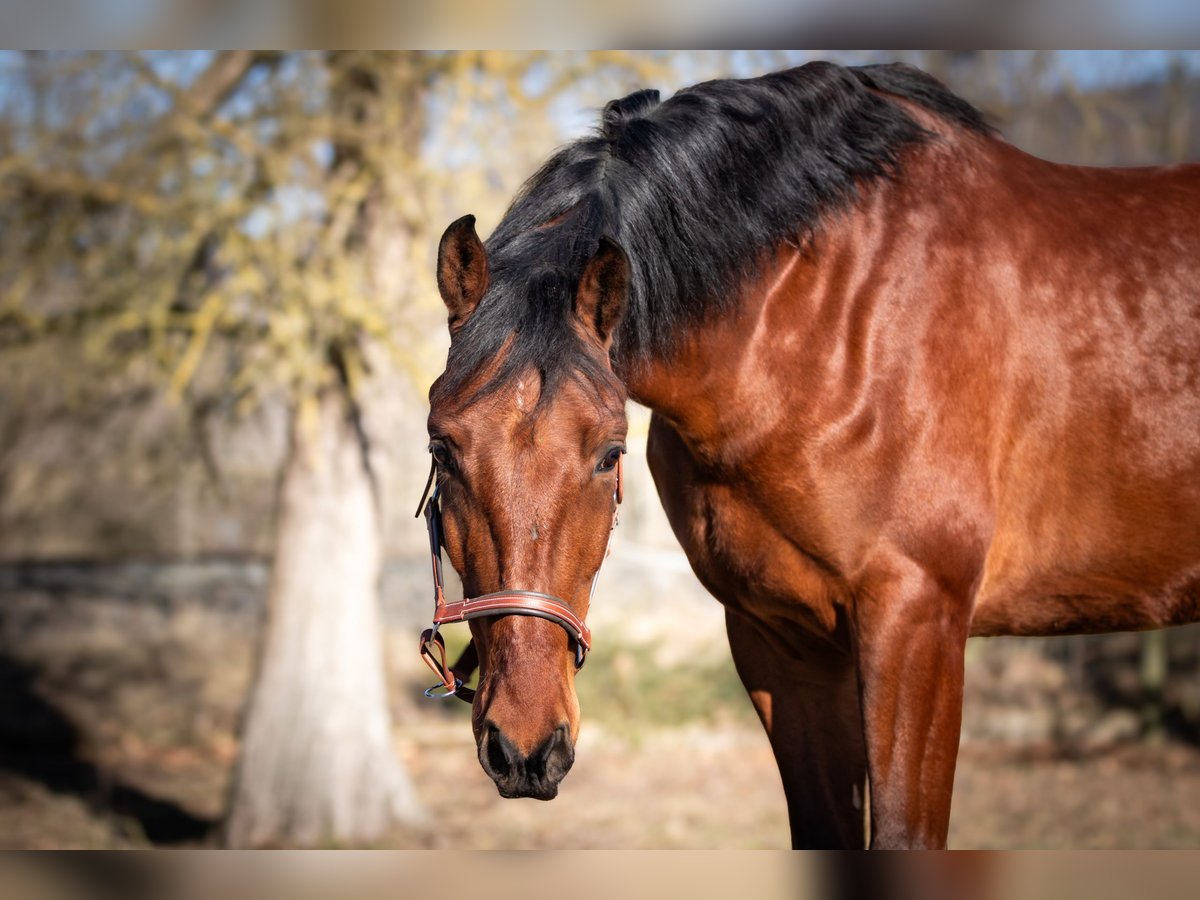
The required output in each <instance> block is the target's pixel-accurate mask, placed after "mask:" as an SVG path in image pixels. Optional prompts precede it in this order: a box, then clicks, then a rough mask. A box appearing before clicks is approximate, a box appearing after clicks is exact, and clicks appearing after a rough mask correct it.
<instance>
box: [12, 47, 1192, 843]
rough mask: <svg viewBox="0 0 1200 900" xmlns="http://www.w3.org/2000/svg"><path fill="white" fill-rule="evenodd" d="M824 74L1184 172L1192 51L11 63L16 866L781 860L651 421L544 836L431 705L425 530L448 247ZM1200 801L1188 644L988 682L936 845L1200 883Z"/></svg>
mask: <svg viewBox="0 0 1200 900" xmlns="http://www.w3.org/2000/svg"><path fill="white" fill-rule="evenodd" d="M813 58H827V59H834V60H835V61H838V62H842V63H847V64H857V63H868V62H881V61H890V60H903V61H906V62H911V63H914V64H916V65H918V66H921V67H922V68H924V69H926V70H927V71H930V72H932V73H933V74H935V75H937V76H938V77H940V78H942V79H943V80H944V81H946V82H947V83H948V84H949V85H950V86H951V87H952V88H953V89H954V90H956V91H957V92H959V93H961V94H962V95H963V96H965V97H967V98H968V99H969V100H971V101H972V102H974V103H976V104H977V105H979V106H981V107H982V108H983V109H985V110H986V111H987V112H988V113H989V114H990V115H991V117H992V119H993V121H994V122H995V123H996V124H997V125H998V126H999V127H1000V128H1001V130H1002V131H1003V133H1004V134H1005V136H1006V137H1007V138H1008V139H1009V140H1010V141H1012V142H1013V143H1015V144H1017V145H1018V146H1020V147H1022V148H1024V149H1026V150H1028V151H1030V152H1033V153H1036V154H1038V155H1041V156H1044V157H1047V158H1050V159H1054V160H1058V161H1062V162H1071V163H1079V164H1102V165H1138V164H1154V163H1167V162H1177V161H1183V160H1197V159H1200V53H1197V52H1193V51H1171V52H1166V51H1102V52H1101V51H1079V52H1058V51H1027V52H982V51H953V52H951V51H921V52H897V51H887V52H847V51H830V52H793V51H771V52H745V51H736V52H730V51H723V52H709V53H706V52H692V51H687V52H684V51H670V52H623V51H603V52H582V51H580V52H521V53H515V52H514V53H509V52H497V51H488V52H444V53H438V52H415V51H414V52H385V53H366V52H359V51H340V52H286V53H284V52H279V53H255V52H249V51H230V52H224V53H209V52H163V53H143V52H120V53H119V52H103V53H77V52H50V53H12V52H6V53H2V54H0V846H8V847H145V846H164V845H171V846H216V845H230V846H318V847H320V846H330V847H335V846H372V847H373V846H382V847H400V848H419V847H785V846H787V845H788V842H789V836H788V832H787V820H786V812H785V809H784V802H783V796H782V790H781V788H780V786H779V781H778V776H777V774H776V770H775V766H774V762H773V759H772V757H771V754H770V750H769V747H768V745H767V742H766V738H765V736H764V735H763V734H762V732H761V729H760V727H759V725H758V722H757V720H756V719H755V717H754V714H753V712H752V710H751V707H750V705H749V702H748V701H747V700H746V699H745V697H744V695H743V693H742V690H741V686H740V684H739V682H738V680H737V677H736V675H735V674H734V671H733V667H732V663H731V661H730V659H729V655H728V650H727V648H726V646H725V637H724V624H723V615H722V612H721V608H720V606H719V605H718V604H717V602H716V601H715V600H713V599H712V598H710V597H709V596H708V595H707V594H706V593H705V592H704V591H703V589H702V588H700V586H699V585H698V583H697V582H696V581H695V579H694V577H693V576H692V575H691V571H690V568H689V566H688V564H687V561H686V559H685V558H684V556H683V554H682V552H681V551H680V550H679V549H678V546H677V545H676V543H675V541H674V538H673V537H672V535H671V533H670V529H669V527H668V526H667V524H666V521H665V518H664V516H663V514H662V512H661V510H660V508H659V505H658V500H657V496H656V494H655V491H654V487H653V484H652V482H651V480H650V477H649V474H648V472H647V470H646V466H645V460H644V448H645V433H646V425H647V421H648V416H647V414H646V413H645V411H644V410H641V409H638V408H636V407H632V406H631V408H630V415H631V420H632V428H631V440H630V451H631V452H630V456H629V465H628V466H627V488H626V502H625V506H624V507H623V508H622V512H621V526H620V528H619V529H618V530H617V534H616V537H615V540H614V547H613V553H612V556H611V558H610V559H609V562H608V563H607V565H606V567H605V569H604V572H603V574H602V576H601V580H600V586H599V589H598V594H597V598H596V602H595V604H594V606H593V612H592V614H591V616H590V624H591V626H592V629H593V631H594V633H595V636H596V640H595V648H596V649H595V652H594V653H593V654H592V655H591V656H590V657H589V662H588V665H587V667H586V668H585V669H584V670H583V672H582V673H581V675H580V678H579V681H578V687H579V694H580V700H581V704H582V708H583V723H584V724H583V733H582V735H581V740H580V744H579V747H578V753H577V760H576V763H575V767H574V769H573V770H572V772H571V774H570V775H569V776H568V778H567V779H566V781H565V782H564V783H563V786H562V791H561V793H560V796H559V799H557V800H556V801H554V802H552V803H549V804H545V803H538V802H536V801H504V800H501V799H500V798H499V797H498V796H497V794H496V791H495V788H494V787H493V785H492V783H491V782H490V780H489V779H488V778H487V777H486V776H485V775H484V773H483V772H482V770H481V769H480V768H479V765H478V763H477V761H476V759H475V748H474V742H473V739H472V736H471V730H470V724H469V710H468V708H467V707H466V705H465V704H461V703H457V702H448V703H431V702H429V701H425V700H424V699H423V698H421V695H420V690H421V689H422V688H424V687H425V686H427V684H428V683H429V682H430V681H431V677H430V675H429V673H428V671H427V670H426V669H425V668H424V666H423V665H422V664H421V663H420V662H419V660H418V658H417V655H416V637H417V634H418V633H419V631H420V630H421V628H423V627H425V625H426V624H427V618H428V615H429V613H430V610H431V608H432V597H431V584H430V576H429V563H428V555H427V543H426V536H425V531H424V523H423V522H421V521H418V520H414V519H413V517H412V513H413V509H414V508H415V506H416V503H417V500H418V498H419V495H420V492H421V488H422V487H423V486H424V482H425V477H426V475H427V473H428V457H427V454H426V450H425V447H426V440H427V439H426V436H425V426H424V418H425V414H426V412H427V406H426V401H425V394H426V391H427V389H428V386H429V384H430V382H431V381H432V380H433V378H434V377H436V375H437V374H438V373H439V372H440V371H441V368H442V365H443V363H444V360H445V352H446V348H447V346H448V343H449V341H448V336H447V334H446V330H445V312H444V308H443V306H442V304H441V301H440V299H439V298H438V296H437V291H436V288H435V286H434V282H433V258H434V253H435V251H436V243H437V239H438V237H439V236H440V234H441V232H442V230H443V228H444V227H445V225H446V224H447V223H448V222H450V221H451V220H452V219H454V218H457V217H458V216H460V215H462V214H464V213H467V212H472V213H474V214H475V215H476V216H477V217H478V222H479V225H478V227H479V230H480V233H481V234H482V235H486V234H487V233H489V232H490V231H491V229H492V228H493V227H494V226H495V224H496V223H497V222H498V221H499V218H500V217H501V215H502V214H503V211H504V208H505V206H506V204H507V202H508V200H509V199H510V198H511V196H512V195H513V193H514V192H515V191H516V189H517V188H518V187H519V186H520V184H521V182H522V181H523V180H524V179H525V178H526V177H527V176H528V175H529V174H531V173H532V172H533V170H534V169H535V168H536V167H537V165H538V164H539V163H540V161H541V160H543V159H544V158H545V157H546V156H547V155H548V154H549V153H550V152H551V151H552V150H553V149H554V148H555V147H556V146H558V145H559V144H561V143H563V142H564V141H566V140H569V139H571V138H573V137H577V136H579V135H581V134H583V133H585V132H586V131H587V130H588V129H589V128H590V127H592V124H593V122H594V121H595V119H596V115H597V111H598V109H599V108H600V107H601V106H602V105H603V104H604V103H605V102H606V101H607V100H609V99H611V98H613V97H617V96H622V95H624V94H625V93H628V92H629V91H632V90H634V89H637V88H640V87H647V86H652V87H657V88H659V89H660V90H662V91H663V92H664V95H666V94H668V93H669V92H671V91H673V90H674V89H677V88H678V87H680V86H683V85H687V84H690V83H693V82H696V81H700V80H704V79H706V78H711V77H719V76H727V75H736V76H750V75H755V74H760V73H762V72H766V71H770V70H772V69H777V68H783V67H786V66H789V65H797V64H800V63H803V62H805V61H807V60H809V59H813ZM980 214H981V215H985V214H986V210H981V211H980ZM685 618H686V620H687V622H688V628H686V629H683V628H681V627H680V622H681V621H683V620H684V619H685ZM449 631H450V632H456V631H457V632H462V633H461V634H456V635H452V643H453V642H454V641H457V642H458V645H459V646H461V645H462V642H463V641H465V628H461V627H459V628H451V629H449ZM1198 799H1200V629H1197V628H1195V627H1189V628H1181V629H1176V630H1173V631H1170V632H1159V633H1154V634H1147V635H1129V634H1122V635H1111V636H1101V637H1088V638H1071V639H1046V640H1016V639H994V640H990V641H977V640H976V641H972V642H971V645H970V646H969V648H968V670H967V696H966V703H965V714H964V729H963V746H962V755H961V757H960V762H959V769H958V777H957V787H956V796H955V807H954V814H953V818H952V821H951V829H950V843H951V846H960V847H965V846H970V847H1134V846H1137V847H1176V846H1188V847H1196V846H1200V803H1198V802H1196V801H1197V800H1198Z"/></svg>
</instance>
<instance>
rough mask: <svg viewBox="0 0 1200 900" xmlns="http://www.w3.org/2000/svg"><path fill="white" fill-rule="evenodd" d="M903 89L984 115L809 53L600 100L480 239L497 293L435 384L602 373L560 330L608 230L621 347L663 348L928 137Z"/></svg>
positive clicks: (984, 129) (869, 69) (898, 79)
mask: <svg viewBox="0 0 1200 900" xmlns="http://www.w3.org/2000/svg"><path fill="white" fill-rule="evenodd" d="M875 91H880V92H883V93H887V94H892V95H896V96H899V97H903V98H905V99H907V100H910V101H912V102H914V103H916V104H919V105H920V106H922V107H924V108H926V109H928V110H930V111H932V112H933V113H935V114H937V115H938V116H940V117H942V118H943V119H945V120H947V121H948V122H951V123H954V124H957V125H959V126H962V127H964V128H966V129H968V130H971V131H975V132H979V133H989V132H990V128H989V126H988V125H987V124H986V122H985V121H984V118H983V116H982V115H981V114H980V113H979V111H978V110H976V109H975V108H974V107H972V106H971V105H970V104H968V103H967V102H966V101H964V100H962V99H960V98H958V97H956V96H955V95H954V94H952V93H951V92H950V91H949V90H947V89H946V88H945V87H944V86H943V85H942V84H941V83H940V82H938V81H936V80H935V79H933V78H931V77H930V76H928V75H926V74H924V73H923V72H921V71H919V70H917V69H914V68H911V67H908V66H901V65H887V66H866V67H861V68H844V67H841V66H837V65H834V64H832V63H810V64H808V65H805V66H802V67H800V68H796V69H789V70H787V71H783V72H777V73H774V74H771V75H766V76H763V77H761V78H753V79H747V80H730V79H727V80H719V81H709V82H705V83H703V84H698V85H695V86H693V87H690V88H686V89H684V90H682V91H680V92H679V93H677V94H675V95H674V96H673V97H671V98H670V99H669V100H666V101H665V102H659V95H658V92H657V91H650V90H644V91H638V92H637V93H634V94H631V95H629V96H628V97H625V98H624V99H622V100H614V101H613V102H611V103H609V104H608V105H607V106H606V107H605V109H604V113H603V116H602V120H601V123H600V127H599V129H598V131H597V133H596V134H595V135H593V136H591V137H587V138H583V139H581V140H579V141H576V142H574V143H572V144H569V145H567V146H566V147H564V148H563V149H561V150H559V151H558V152H557V153H556V154H555V155H554V156H553V157H551V158H550V160H549V161H548V162H546V164H545V165H544V166H542V168H541V169H540V170H539V171H538V172H537V173H536V174H535V175H534V176H533V177H532V178H531V179H530V180H529V181H528V182H527V183H526V184H525V186H524V187H523V188H522V190H521V192H520V193H519V194H518V195H517V197H516V199H515V200H514V201H513V203H512V205H511V206H510V207H509V210H508V212H507V213H506V214H505V216H504V218H503V220H502V221H501V222H500V224H499V225H498V226H497V228H496V230H495V232H494V233H493V234H492V235H491V237H490V238H489V239H488V241H487V243H486V247H487V254H488V260H489V265H490V271H491V279H490V284H489V288H488V291H487V294H486V296H485V297H484V299H483V301H482V302H481V303H480V306H479V308H478V309H477V310H476V311H475V313H474V315H472V316H471V318H470V319H469V320H468V321H467V323H466V325H465V326H464V327H463V330H462V331H461V332H460V334H459V336H458V338H456V340H455V341H454V345H453V347H452V349H451V353H450V359H449V363H448V365H447V371H446V375H445V376H443V379H442V385H441V387H442V388H444V389H454V388H455V387H457V386H458V385H461V384H462V383H463V381H464V380H466V379H467V378H468V377H470V376H471V375H472V373H475V372H477V371H478V370H479V368H480V367H481V366H483V365H485V364H486V363H488V362H489V361H491V360H493V359H494V358H496V356H497V355H498V354H499V353H500V352H501V348H502V347H503V345H504V344H505V342H507V341H508V340H509V338H510V337H511V336H513V335H514V333H515V334H516V338H515V340H513V342H512V344H511V346H510V348H509V350H508V353H507V356H506V357H505V360H504V362H503V363H502V364H501V366H500V367H499V369H498V371H497V372H496V373H495V376H494V377H493V378H492V379H491V380H490V382H489V384H490V385H492V386H494V385H497V384H500V383H503V382H504V381H506V380H507V379H508V378H509V377H511V376H512V375H514V374H515V373H516V372H517V371H521V370H524V369H526V368H527V367H529V366H531V365H532V366H536V367H537V368H538V369H540V370H541V372H542V374H543V379H544V387H543V397H547V396H549V395H551V394H552V393H553V390H554V385H555V383H556V382H558V381H559V380H560V379H561V378H562V377H564V376H569V375H571V374H579V375H582V376H584V377H585V378H588V379H594V378H598V377H602V376H601V373H600V371H599V368H598V367H597V366H596V365H594V364H592V363H589V361H588V359H587V358H586V355H585V354H583V353H581V352H580V344H579V341H578V338H576V337H575V334H574V332H573V331H572V329H571V327H570V315H571V305H572V302H573V297H574V293H575V287H576V284H577V282H578V279H579V276H580V274H581V272H582V269H583V266H584V263H585V262H586V261H587V260H588V258H590V256H591V255H592V254H593V253H594V252H595V250H596V247H597V244H598V242H599V239H600V238H601V237H602V236H607V237H610V238H611V239H613V240H615V241H616V242H617V243H618V244H620V245H621V246H622V247H623V248H624V249H625V251H626V253H627V254H628V255H629V258H630V262H631V264H632V268H633V284H632V291H631V297H630V306H629V311H628V314H627V316H626V319H625V321H624V323H623V325H622V326H621V328H620V331H619V333H618V336H617V344H616V347H615V348H614V349H615V351H616V352H618V353H619V355H620V356H621V357H624V358H627V359H631V358H632V359H636V358H638V357H640V356H644V355H646V354H657V353H669V352H670V350H671V348H672V346H673V345H674V344H675V343H676V342H677V340H678V338H679V336H680V334H681V333H682V331H683V330H684V329H685V328H686V327H687V326H688V325H689V324H691V323H694V322H696V321H698V320H700V319H702V318H704V317H706V316H708V315H711V314H714V313H719V312H721V311H722V310H726V309H728V308H729V307H730V306H731V305H732V304H734V303H736V302H737V299H738V295H739V291H740V290H741V288H742V286H743V285H745V284H747V283H749V281H750V280H751V279H753V278H755V276H756V274H757V272H756V270H757V268H758V266H759V264H760V263H761V261H762V259H763V255H764V253H766V252H767V251H769V250H771V249H772V248H774V247H777V246H779V245H780V244H782V243H783V242H785V241H786V242H790V243H798V242H799V241H801V240H803V239H804V238H805V237H806V236H807V235H809V234H811V233H812V232H813V230H814V229H815V228H816V227H817V226H818V224H819V222H820V220H821V217H822V216H823V215H826V214H828V213H829V212H831V211H834V210H836V209H838V208H841V207H843V206H844V205H845V204H846V203H847V202H849V200H850V199H851V198H852V197H853V196H854V194H855V192H856V190H857V189H858V188H859V187H860V186H861V185H864V184H866V183H868V182H870V181H872V180H874V179H878V178H882V177H887V176H889V175H891V174H892V173H894V172H895V170H896V167H897V164H898V161H899V154H900V151H901V150H902V149H904V148H905V147H907V146H909V145H911V144H914V143H917V142H920V141H923V140H926V139H928V138H929V137H930V134H929V133H928V132H927V131H925V130H924V129H922V128H921V127H920V126H919V125H918V124H917V123H916V121H914V120H913V119H912V117H911V116H909V115H908V114H907V113H906V112H905V111H904V109H903V108H902V107H901V105H900V104H897V103H894V102H891V101H890V100H888V99H885V98H884V97H881V96H880V95H879V94H878V93H875Z"/></svg>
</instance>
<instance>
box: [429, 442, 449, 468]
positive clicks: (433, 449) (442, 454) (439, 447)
mask: <svg viewBox="0 0 1200 900" xmlns="http://www.w3.org/2000/svg"><path fill="white" fill-rule="evenodd" d="M429 452H430V453H432V454H433V461H434V462H436V463H437V464H438V465H439V466H441V467H442V468H443V469H452V468H454V460H453V459H452V458H451V457H450V451H449V450H447V449H446V445H445V444H430V445H429Z"/></svg>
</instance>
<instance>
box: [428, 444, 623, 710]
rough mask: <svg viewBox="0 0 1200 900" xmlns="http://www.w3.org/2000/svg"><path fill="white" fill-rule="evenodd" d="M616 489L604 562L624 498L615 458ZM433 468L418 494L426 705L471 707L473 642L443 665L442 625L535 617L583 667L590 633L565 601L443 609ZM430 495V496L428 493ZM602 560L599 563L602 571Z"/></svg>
mask: <svg viewBox="0 0 1200 900" xmlns="http://www.w3.org/2000/svg"><path fill="white" fill-rule="evenodd" d="M616 468H617V486H616V490H614V491H613V518H612V525H611V527H610V528H609V532H608V544H606V545H605V548H604V557H605V558H607V557H608V550H609V547H610V546H611V544H612V533H613V531H614V530H615V529H616V527H617V521H618V517H617V510H618V508H619V507H620V505H621V501H622V500H623V499H624V498H625V479H624V467H623V465H622V460H621V457H620V456H618V457H617V466H616ZM436 478H437V462H436V461H435V462H434V463H433V465H432V466H431V467H430V470H429V478H428V480H427V481H426V482H425V490H424V492H422V494H421V502H420V504H419V505H418V506H417V515H418V516H419V515H420V514H421V512H422V510H424V512H425V523H426V526H427V527H428V529H429V554H430V558H431V561H432V564H433V603H434V607H433V627H432V628H426V629H425V630H424V631H423V632H421V648H420V652H421V659H423V660H424V661H425V664H426V665H427V666H429V668H430V669H431V670H432V671H433V673H434V674H435V675H437V676H438V678H439V679H441V680H440V682H439V683H438V684H435V685H434V686H433V687H431V688H429V689H428V690H426V691H425V696H426V697H429V698H430V699H443V698H446V697H458V698H459V699H460V700H464V701H466V702H467V703H470V702H471V701H472V700H474V698H475V691H473V690H472V689H471V688H468V687H464V686H463V685H464V683H465V682H466V681H468V680H469V679H470V677H471V673H472V672H474V671H475V668H476V666H478V664H479V654H478V652H477V651H476V649H475V644H474V641H472V642H471V643H469V644H468V645H467V648H466V649H465V650H464V651H463V652H462V654H461V655H460V656H459V658H458V659H457V660H456V661H455V663H454V665H447V663H446V643H445V641H444V640H443V639H442V636H441V635H440V634H439V633H438V629H439V628H440V627H441V626H442V625H449V624H452V623H454V622H467V621H470V620H471V619H478V618H482V617H485V616H510V615H511V616H534V617H537V618H539V619H546V620H547V621H550V622H554V623H555V624H556V625H558V626H560V627H561V628H562V629H563V630H564V631H565V632H566V633H567V637H568V638H569V639H570V640H571V641H572V642H573V643H574V646H575V668H576V670H578V669H580V668H582V667H583V663H584V660H586V659H587V653H588V651H589V650H591V649H592V632H591V629H589V628H588V626H587V623H586V622H584V621H583V619H582V618H580V617H579V616H578V615H576V613H575V610H573V609H572V608H571V606H570V604H568V603H567V602H566V601H564V600H562V599H560V598H559V597H555V596H553V595H551V594H542V593H538V592H537V591H519V590H499V591H495V592H494V593H491V594H482V595H480V596H478V597H464V598H463V599H462V600H459V601H457V602H452V603H448V602H447V601H446V597H445V593H444V591H443V582H442V513H441V506H440V504H439V503H438V485H437V484H436V483H435V482H436ZM431 490H432V492H431ZM603 563H604V560H603V559H602V560H601V565H603ZM599 578H600V569H599V568H597V569H596V574H595V576H594V577H593V578H592V587H591V594H592V595H593V596H594V595H595V593H596V582H597V581H598V580H599Z"/></svg>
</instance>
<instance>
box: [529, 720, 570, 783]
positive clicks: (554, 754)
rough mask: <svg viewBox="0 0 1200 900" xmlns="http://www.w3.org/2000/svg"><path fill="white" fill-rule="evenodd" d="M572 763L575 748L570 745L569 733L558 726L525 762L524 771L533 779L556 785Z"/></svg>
mask: <svg viewBox="0 0 1200 900" xmlns="http://www.w3.org/2000/svg"><path fill="white" fill-rule="evenodd" d="M573 762H575V748H574V747H573V746H572V745H571V736H570V731H569V730H568V728H567V726H566V725H559V726H558V727H557V728H556V729H554V733H553V734H551V735H550V737H548V738H547V739H546V740H545V741H543V742H542V745H541V746H540V747H538V749H537V750H535V751H534V753H533V755H532V756H531V757H530V758H529V759H528V761H526V763H525V769H526V771H527V772H528V773H529V775H530V776H532V777H534V778H538V779H540V780H542V781H544V782H547V783H549V784H558V782H559V781H561V780H562V778H563V776H564V775H566V774H567V771H568V770H569V769H570V768H571V764H572V763H573Z"/></svg>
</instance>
